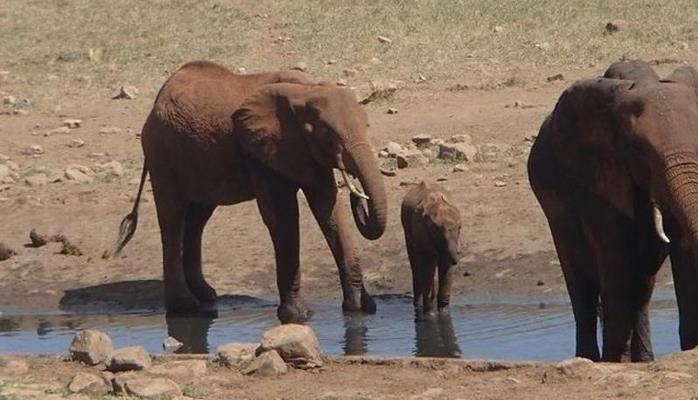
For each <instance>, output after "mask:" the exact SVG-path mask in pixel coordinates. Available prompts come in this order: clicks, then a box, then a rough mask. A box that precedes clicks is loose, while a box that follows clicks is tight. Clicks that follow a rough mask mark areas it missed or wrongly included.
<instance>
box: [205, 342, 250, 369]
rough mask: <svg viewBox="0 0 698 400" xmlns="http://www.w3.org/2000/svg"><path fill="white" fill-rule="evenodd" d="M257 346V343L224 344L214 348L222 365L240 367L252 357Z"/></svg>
mask: <svg viewBox="0 0 698 400" xmlns="http://www.w3.org/2000/svg"><path fill="white" fill-rule="evenodd" d="M257 347H259V345H258V344H257V343H229V344H224V345H222V346H219V347H218V348H217V349H216V356H217V357H218V360H220V362H221V363H222V364H223V365H226V366H228V367H233V368H241V367H243V366H245V365H247V364H249V363H250V362H251V361H252V360H253V359H254V357H255V353H256V351H257Z"/></svg>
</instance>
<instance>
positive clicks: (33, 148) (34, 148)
mask: <svg viewBox="0 0 698 400" xmlns="http://www.w3.org/2000/svg"><path fill="white" fill-rule="evenodd" d="M22 154H24V155H28V156H33V155H40V154H44V148H43V147H42V146H41V145H40V144H32V145H30V146H29V147H27V148H26V149H24V150H22Z"/></svg>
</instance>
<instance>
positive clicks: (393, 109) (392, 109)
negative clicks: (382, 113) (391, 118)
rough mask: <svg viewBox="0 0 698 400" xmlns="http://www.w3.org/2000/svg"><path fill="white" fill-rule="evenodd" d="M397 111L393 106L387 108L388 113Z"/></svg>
mask: <svg viewBox="0 0 698 400" xmlns="http://www.w3.org/2000/svg"><path fill="white" fill-rule="evenodd" d="M397 112H398V109H397V108H393V107H390V108H388V114H397Z"/></svg>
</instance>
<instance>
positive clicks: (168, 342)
mask: <svg viewBox="0 0 698 400" xmlns="http://www.w3.org/2000/svg"><path fill="white" fill-rule="evenodd" d="M182 346H184V343H182V342H180V341H179V340H177V339H175V338H173V337H172V336H168V337H166V338H165V340H163V341H162V348H163V350H165V351H168V352H173V351H176V350H178V349H179V348H180V347H182Z"/></svg>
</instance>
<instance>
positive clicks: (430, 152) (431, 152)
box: [422, 149, 434, 160]
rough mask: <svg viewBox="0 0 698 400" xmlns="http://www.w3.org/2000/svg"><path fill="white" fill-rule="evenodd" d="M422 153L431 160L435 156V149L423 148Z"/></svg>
mask: <svg viewBox="0 0 698 400" xmlns="http://www.w3.org/2000/svg"><path fill="white" fill-rule="evenodd" d="M422 155H423V156H424V157H426V158H427V159H428V160H431V159H432V158H434V150H432V149H424V150H422Z"/></svg>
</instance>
